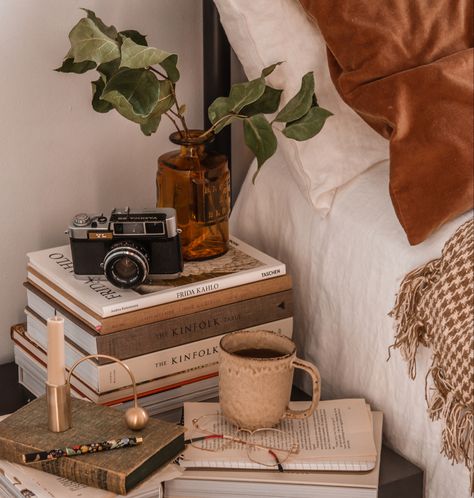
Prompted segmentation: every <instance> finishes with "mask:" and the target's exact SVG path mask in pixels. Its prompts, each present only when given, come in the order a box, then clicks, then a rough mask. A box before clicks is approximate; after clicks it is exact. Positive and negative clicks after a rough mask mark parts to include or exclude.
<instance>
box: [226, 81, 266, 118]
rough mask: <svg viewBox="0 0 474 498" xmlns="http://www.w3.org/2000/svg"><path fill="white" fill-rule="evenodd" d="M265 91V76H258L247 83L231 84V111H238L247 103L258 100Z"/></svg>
mask: <svg viewBox="0 0 474 498" xmlns="http://www.w3.org/2000/svg"><path fill="white" fill-rule="evenodd" d="M264 91H265V80H264V78H257V79H255V80H252V81H248V82H246V83H235V84H234V85H232V86H231V88H230V93H229V97H228V105H229V109H230V111H231V112H234V113H238V112H239V111H240V110H241V109H242V108H243V107H245V106H246V105H248V104H251V103H252V102H255V101H256V100H258V99H259V98H260V97H261V96H262V95H263V92H264Z"/></svg>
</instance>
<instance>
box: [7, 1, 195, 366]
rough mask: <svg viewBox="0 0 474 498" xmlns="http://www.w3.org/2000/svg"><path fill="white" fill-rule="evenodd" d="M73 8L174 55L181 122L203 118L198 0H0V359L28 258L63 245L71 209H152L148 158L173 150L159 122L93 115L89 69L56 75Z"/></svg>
mask: <svg viewBox="0 0 474 498" xmlns="http://www.w3.org/2000/svg"><path fill="white" fill-rule="evenodd" d="M79 7H85V8H88V9H91V10H94V11H95V12H96V13H97V15H98V16H99V17H102V18H103V19H104V20H105V22H106V23H108V24H114V25H115V26H116V27H117V28H118V29H119V30H120V29H132V28H134V29H137V30H138V31H140V32H142V33H144V34H148V43H149V44H150V45H153V46H158V47H160V48H162V49H164V50H167V51H170V52H176V53H177V54H178V55H179V68H180V70H181V75H182V80H180V82H179V83H178V88H177V89H178V93H179V95H180V96H181V101H182V102H186V103H187V105H188V111H187V112H188V123H189V124H190V125H191V126H194V127H199V126H201V125H202V109H201V106H202V104H201V103H202V17H201V2H200V1H199V0H159V1H157V0H139V1H134V2H131V1H126V0H80V1H76V0H66V1H64V0H42V1H41V2H40V1H37V0H1V2H0V60H1V64H2V69H1V76H0V112H1V119H0V212H1V213H2V234H1V240H0V284H1V285H0V363H3V362H6V361H9V360H10V359H12V346H11V343H10V338H9V329H10V326H11V325H12V324H13V323H17V322H20V321H23V320H24V315H23V311H22V310H23V308H24V306H25V291H24V289H23V287H22V282H23V281H24V279H25V274H26V272H25V265H26V256H25V254H26V253H27V252H28V251H35V250H38V249H42V248H46V247H52V246H55V245H62V244H66V243H67V238H66V236H65V235H64V229H65V228H66V227H67V225H68V223H69V221H70V219H71V217H72V216H73V215H74V214H75V213H76V212H80V211H89V212H94V211H104V212H110V210H111V209H112V208H113V207H114V206H124V205H129V206H134V207H141V206H153V205H154V202H155V180H154V178H155V171H156V158H157V156H158V155H159V154H160V153H161V152H163V151H166V150H169V149H170V148H171V144H170V143H169V142H168V140H167V137H168V135H169V133H171V131H172V128H171V126H170V125H169V123H168V122H167V121H164V122H163V123H162V125H161V126H162V128H160V130H159V131H158V133H157V134H156V135H154V136H152V137H145V136H144V135H142V133H141V132H140V130H139V128H138V125H135V124H133V123H130V122H129V121H127V120H126V119H124V118H122V117H121V116H119V115H118V114H117V113H115V111H112V112H110V113H108V114H105V115H102V114H98V113H96V112H94V111H93V110H92V108H91V106H90V83H89V82H90V81H92V80H93V79H96V76H95V74H96V73H86V74H84V75H81V76H77V75H69V74H62V73H57V72H54V71H53V68H55V67H58V66H59V65H60V63H61V61H62V59H63V57H64V55H65V54H66V52H67V50H68V48H69V42H68V39H67V35H68V33H69V30H70V29H71V27H72V26H73V25H74V24H75V23H76V22H77V21H78V20H79V19H80V18H81V17H82V15H83V13H82V11H80V10H79Z"/></svg>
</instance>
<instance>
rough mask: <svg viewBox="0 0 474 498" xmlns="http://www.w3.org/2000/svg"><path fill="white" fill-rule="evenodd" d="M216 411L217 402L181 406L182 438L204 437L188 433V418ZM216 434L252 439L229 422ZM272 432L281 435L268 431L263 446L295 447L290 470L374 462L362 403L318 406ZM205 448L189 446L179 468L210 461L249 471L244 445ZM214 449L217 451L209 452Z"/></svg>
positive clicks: (215, 443) (209, 443)
mask: <svg viewBox="0 0 474 498" xmlns="http://www.w3.org/2000/svg"><path fill="white" fill-rule="evenodd" d="M306 406H307V403H306V402H293V403H290V407H291V408H294V409H303V408H304V407H306ZM218 412H219V404H218V403H185V405H184V421H185V426H186V428H187V433H186V437H187V438H188V437H190V436H191V437H196V436H198V435H203V433H199V431H196V430H195V429H193V423H192V420H193V419H195V418H198V417H201V416H203V415H207V414H212V413H218ZM218 429H219V430H220V431H221V433H222V434H228V435H230V436H233V437H236V438H240V439H244V440H245V439H246V438H248V437H251V436H250V434H248V433H247V434H246V433H245V431H239V430H238V429H237V428H236V427H235V426H233V424H231V423H229V422H226V423H224V424H223V426H222V427H219V428H218ZM276 429H280V430H281V431H282V432H281V433H280V432H277V431H272V432H268V437H267V439H263V443H264V444H266V445H268V446H270V447H271V446H272V445H273V446H275V445H276V447H278V446H279V445H281V443H282V440H284V439H285V438H290V439H291V441H294V442H296V443H297V444H298V446H299V452H298V453H297V454H292V455H291V456H290V457H289V459H288V460H287V464H290V465H292V464H294V465H299V464H308V465H309V466H310V468H311V464H315V465H316V464H317V463H318V462H331V463H333V464H335V465H337V463H345V462H372V463H375V460H376V454H377V451H376V448H375V443H374V437H373V424H372V419H371V416H370V411H369V410H368V408H367V404H366V403H365V401H364V400H363V399H347V400H334V401H322V402H320V404H319V406H318V409H317V410H316V411H315V412H314V413H313V415H312V416H311V417H308V418H306V419H301V420H297V419H296V420H295V419H286V420H283V421H282V422H280V424H279V425H278V426H277V427H276ZM203 444H204V443H203ZM205 444H206V446H207V448H208V450H210V451H205V450H202V449H199V448H195V447H192V446H188V448H187V449H186V451H185V453H184V457H183V462H182V463H183V465H184V466H198V465H199V462H200V461H201V462H202V461H205V462H206V465H207V464H208V463H209V462H211V463H212V462H214V463H217V462H219V461H221V462H224V464H223V465H225V466H229V465H228V464H230V463H231V462H234V463H236V464H238V465H244V466H245V467H246V468H249V465H248V457H247V449H246V448H245V446H246V445H245V444H240V443H238V442H236V443H234V442H232V441H231V442H230V443H227V444H226V445H225V447H224V449H223V450H222V449H221V448H222V444H221V443H220V442H219V440H217V439H209V440H206V441H205ZM217 448H219V451H213V450H216V449H217ZM216 466H217V465H216ZM316 466H317V465H316Z"/></svg>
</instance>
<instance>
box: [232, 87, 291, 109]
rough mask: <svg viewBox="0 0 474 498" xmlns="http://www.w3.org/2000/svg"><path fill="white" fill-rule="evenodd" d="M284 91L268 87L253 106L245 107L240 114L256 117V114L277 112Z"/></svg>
mask: <svg viewBox="0 0 474 498" xmlns="http://www.w3.org/2000/svg"><path fill="white" fill-rule="evenodd" d="M282 91H283V90H277V89H276V88H272V87H271V86H266V87H265V91H264V92H263V95H262V96H261V97H260V98H259V99H258V100H256V101H255V102H253V103H252V104H249V105H247V106H245V107H243V108H242V109H241V110H240V114H245V115H247V116H254V115H255V114H272V113H273V112H276V111H277V110H278V106H279V105H280V98H281V92H282Z"/></svg>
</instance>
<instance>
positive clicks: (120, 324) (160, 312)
mask: <svg viewBox="0 0 474 498" xmlns="http://www.w3.org/2000/svg"><path fill="white" fill-rule="evenodd" d="M291 287H292V282H291V277H290V275H282V276H281V277H275V278H269V279H266V280H260V281H258V282H252V283H249V284H243V285H238V286H236V287H231V288H229V289H223V290H221V291H218V292H211V293H209V294H204V295H202V296H196V297H190V298H187V299H183V300H182V301H178V302H171V303H165V304H162V305H158V306H151V307H149V308H143V309H141V310H138V311H132V312H130V313H122V314H120V315H115V316H112V317H109V318H105V319H103V320H102V325H101V327H100V329H97V331H98V332H99V333H100V334H110V333H112V332H118V331H120V330H125V329H130V328H133V327H136V326H139V325H147V324H149V323H154V322H158V321H161V320H168V319H170V318H174V317H177V316H184V315H190V314H192V313H198V312H200V311H205V310H209V309H212V308H217V307H219V306H226V305H228V304H234V303H238V302H239V301H243V300H247V299H253V298H256V297H260V296H265V295H267V294H274V293H276V292H283V291H285V290H289V289H291Z"/></svg>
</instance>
